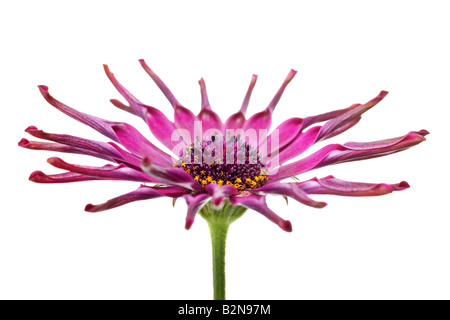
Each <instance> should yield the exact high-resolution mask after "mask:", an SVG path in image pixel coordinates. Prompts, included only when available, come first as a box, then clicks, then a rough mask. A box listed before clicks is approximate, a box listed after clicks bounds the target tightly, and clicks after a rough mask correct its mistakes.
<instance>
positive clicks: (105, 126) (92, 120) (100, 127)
mask: <svg viewBox="0 0 450 320" xmlns="http://www.w3.org/2000/svg"><path fill="white" fill-rule="evenodd" d="M38 87H39V90H40V91H41V94H42V96H43V97H44V98H45V100H47V102H48V103H50V104H51V105H52V106H54V107H55V108H56V109H58V110H59V111H61V112H63V113H65V114H66V115H68V116H69V117H71V118H73V119H75V120H78V121H80V122H81V123H84V124H85V125H87V126H89V127H91V128H93V129H94V130H97V131H98V132H100V133H101V134H103V135H105V136H107V137H108V138H110V139H112V140H114V141H117V138H116V135H115V134H114V131H113V130H112V129H111V126H112V125H114V124H115V123H114V122H111V121H108V120H104V119H101V118H97V117H94V116H91V115H88V114H86V113H82V112H79V111H77V110H75V109H73V108H71V107H69V106H66V105H65V104H63V103H61V102H59V101H58V100H56V99H55V98H53V97H52V96H51V95H50V93H48V87H47V86H38ZM117 142H118V141H117Z"/></svg>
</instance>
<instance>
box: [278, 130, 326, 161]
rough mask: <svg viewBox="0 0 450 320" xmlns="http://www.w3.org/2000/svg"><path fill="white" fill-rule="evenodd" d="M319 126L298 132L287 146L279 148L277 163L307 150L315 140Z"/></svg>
mask: <svg viewBox="0 0 450 320" xmlns="http://www.w3.org/2000/svg"><path fill="white" fill-rule="evenodd" d="M320 128H321V127H319V126H317V127H313V128H311V129H309V130H308V131H306V132H304V133H303V132H302V133H300V134H298V135H297V137H296V138H295V139H294V140H293V141H292V142H291V143H290V144H289V146H287V147H286V148H284V149H281V151H280V153H279V155H278V162H279V164H283V163H284V162H286V161H288V160H290V159H293V158H295V157H297V156H298V155H301V154H302V153H303V152H305V151H306V150H308V149H309V148H310V147H311V146H312V145H313V144H314V143H315V142H316V139H317V135H318V133H319V131H320Z"/></svg>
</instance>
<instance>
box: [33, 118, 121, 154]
mask: <svg viewBox="0 0 450 320" xmlns="http://www.w3.org/2000/svg"><path fill="white" fill-rule="evenodd" d="M25 132H27V133H29V134H31V135H32V136H33V137H36V138H39V139H45V140H50V141H54V142H58V143H61V144H64V145H67V146H72V147H74V150H75V148H76V149H79V150H85V154H89V155H94V156H97V157H100V158H103V159H106V160H109V161H112V160H111V159H122V156H121V154H120V153H118V152H117V150H116V149H115V148H113V147H112V146H111V145H110V144H108V143H106V142H101V141H94V140H89V139H83V138H79V137H75V136H71V135H68V134H55V133H47V132H44V131H42V130H39V129H38V128H36V127H34V126H29V127H28V128H27V129H25ZM63 152H64V151H63ZM65 152H68V151H65ZM76 153H81V152H76Z"/></svg>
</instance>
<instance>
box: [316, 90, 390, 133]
mask: <svg viewBox="0 0 450 320" xmlns="http://www.w3.org/2000/svg"><path fill="white" fill-rule="evenodd" d="M387 94H388V92H387V91H381V92H380V94H379V95H378V96H377V97H375V98H374V99H372V100H370V101H369V102H367V103H365V104H363V105H358V106H356V107H354V108H352V109H351V110H349V111H348V112H346V113H344V114H342V115H340V116H338V117H336V118H334V119H333V120H330V121H328V122H327V123H326V124H325V125H324V126H323V127H322V129H321V130H320V133H319V136H318V137H317V140H318V141H320V140H324V139H327V138H328V137H331V136H335V135H336V134H335V133H334V131H336V130H339V128H341V127H342V126H345V125H346V124H348V123H351V122H353V121H354V120H355V119H356V118H359V117H360V116H361V115H362V114H363V113H364V112H366V111H368V110H369V109H371V108H372V107H374V106H375V105H376V104H377V103H378V102H380V101H381V100H383V98H384V97H386V95H387ZM341 132H342V131H341Z"/></svg>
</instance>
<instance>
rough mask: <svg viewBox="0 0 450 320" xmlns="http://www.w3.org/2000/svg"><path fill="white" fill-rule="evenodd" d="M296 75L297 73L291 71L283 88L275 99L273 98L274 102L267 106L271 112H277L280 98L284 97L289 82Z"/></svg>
mask: <svg viewBox="0 0 450 320" xmlns="http://www.w3.org/2000/svg"><path fill="white" fill-rule="evenodd" d="M296 74H297V71H295V70H294V69H291V71H290V72H289V74H288V75H287V77H286V79H285V80H284V82H283V84H282V85H281V88H280V89H279V90H278V92H277V93H276V94H275V97H273V99H272V101H271V102H270V103H269V105H268V106H267V109H269V110H270V112H273V111H274V110H275V107H276V106H277V104H278V101H280V98H281V96H282V95H283V92H284V90H285V89H286V87H287V85H288V84H289V82H291V80H292V79H293V78H294V77H295V75H296Z"/></svg>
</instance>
